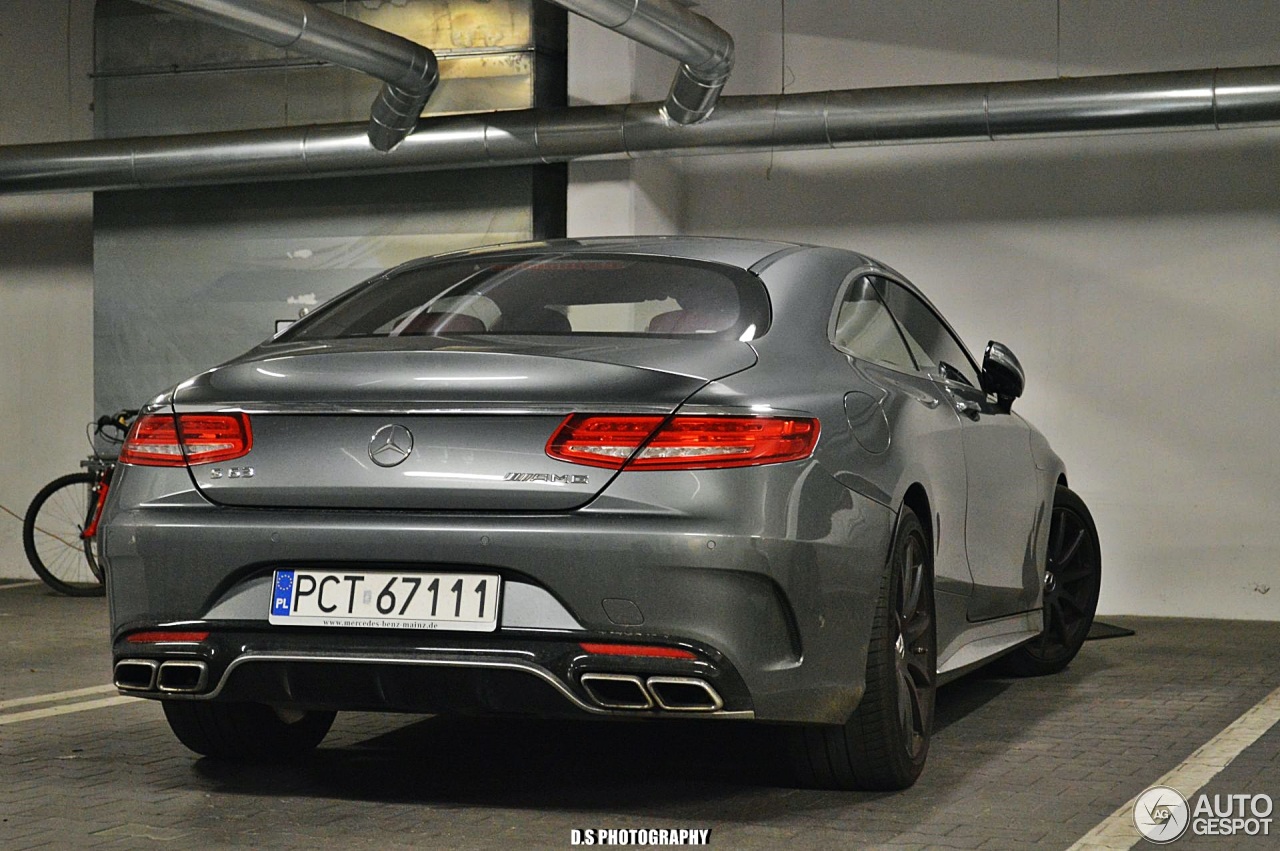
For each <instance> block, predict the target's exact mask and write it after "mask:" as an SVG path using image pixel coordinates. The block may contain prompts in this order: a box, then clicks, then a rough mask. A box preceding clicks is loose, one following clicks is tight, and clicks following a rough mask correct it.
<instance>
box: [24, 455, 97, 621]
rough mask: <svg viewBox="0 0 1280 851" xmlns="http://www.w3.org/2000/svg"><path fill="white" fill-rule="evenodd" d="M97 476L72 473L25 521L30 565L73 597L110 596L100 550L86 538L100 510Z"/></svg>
mask: <svg viewBox="0 0 1280 851" xmlns="http://www.w3.org/2000/svg"><path fill="white" fill-rule="evenodd" d="M94 485H95V478H94V476H93V475H92V474H91V473H71V474H70V475H66V476H62V477H61V478H57V479H54V480H53V481H52V482H49V484H47V485H45V486H44V487H43V488H41V489H40V492H39V493H37V494H36V495H35V498H34V499H33V500H31V505H30V506H28V507H27V513H26V516H25V517H24V518H23V521H22V546H23V549H25V550H26V552H27V561H28V562H30V563H31V569H32V570H34V571H35V572H36V575H37V576H39V577H40V578H41V579H42V580H44V583H45V584H46V585H48V586H49V587H50V588H52V589H53V590H55V591H57V592H58V593H60V594H66V595H68V596H71V597H99V596H101V595H102V594H103V593H105V591H106V588H105V586H104V585H103V583H102V579H103V577H102V569H101V568H100V567H99V566H98V560H97V544H96V542H94V541H92V540H87V539H84V538H81V537H80V533H81V532H82V531H84V529H85V527H86V526H87V525H88V520H89V515H90V513H91V512H92V511H93V510H94V508H95V507H96V504H97V495H96V494H95V492H94Z"/></svg>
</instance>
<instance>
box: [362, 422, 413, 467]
mask: <svg viewBox="0 0 1280 851" xmlns="http://www.w3.org/2000/svg"><path fill="white" fill-rule="evenodd" d="M412 451H413V434H411V433H410V431H409V429H407V428H405V427H404V426H402V425H385V426H383V427H382V428H380V429H378V430H377V431H375V432H374V433H373V439H372V440H370V441H369V458H370V459H371V460H372V461H373V463H375V464H377V465H378V466H379V467H394V466H395V465H397V464H399V463H401V462H403V461H404V459H406V458H408V457H409V453H410V452H412Z"/></svg>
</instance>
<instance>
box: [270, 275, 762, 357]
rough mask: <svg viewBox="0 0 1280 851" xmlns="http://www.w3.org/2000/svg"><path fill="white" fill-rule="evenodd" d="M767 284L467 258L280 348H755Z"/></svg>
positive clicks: (335, 307) (374, 290) (292, 335)
mask: <svg viewBox="0 0 1280 851" xmlns="http://www.w3.org/2000/svg"><path fill="white" fill-rule="evenodd" d="M768 325H769V300H768V296H767V295H766V293H765V289H764V285H763V284H762V283H760V280H759V279H758V278H756V277H755V276H754V275H752V274H751V273H749V272H746V271H744V270H742V269H736V268H733V267H728V266H721V265H718V264H714V263H703V262H698V261H692V260H683V259H671V258H665V257H637V256H630V255H608V254H593V255H586V254H567V255H566V254H555V255H548V254H540V255H527V256H512V255H503V256H501V257H486V258H481V259H477V258H463V259H455V260H446V261H441V262H434V263H431V262H428V263H426V264H424V265H421V266H415V267H410V268H406V269H401V270H399V271H397V272H395V273H394V274H391V275H389V276H388V277H385V278H380V279H375V280H374V281H372V282H370V283H368V284H365V285H363V286H361V287H357V288H356V289H355V290H353V291H351V292H350V293H348V294H347V295H345V296H341V297H339V298H338V299H337V300H335V301H334V302H332V303H330V304H329V305H328V306H326V307H324V308H322V309H320V310H317V311H316V312H315V313H313V314H312V315H311V316H308V317H307V318H306V319H304V320H302V321H300V322H298V323H297V324H295V325H294V326H292V327H291V328H289V329H288V330H287V331H285V332H284V333H283V334H281V335H280V336H279V337H277V338H276V339H277V341H281V342H287V341H296V340H328V339H338V338H346V337H407V336H414V335H422V334H432V335H448V334H535V335H573V334H593V335H595V334H624V335H640V336H644V335H657V336H666V335H682V336H685V335H687V336H698V337H710V338H718V339H735V340H752V339H755V338H756V337H759V336H761V335H762V334H764V332H765V331H766V330H768Z"/></svg>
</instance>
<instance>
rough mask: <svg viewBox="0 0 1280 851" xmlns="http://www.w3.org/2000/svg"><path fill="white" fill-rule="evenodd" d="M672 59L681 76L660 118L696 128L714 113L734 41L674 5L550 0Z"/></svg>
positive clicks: (648, 0)
mask: <svg viewBox="0 0 1280 851" xmlns="http://www.w3.org/2000/svg"><path fill="white" fill-rule="evenodd" d="M550 2H552V3H554V4H555V5H557V6H563V7H564V8H566V9H568V10H569V11H570V12H573V13H575V14H578V15H581V16H582V17H584V18H586V19H587V20H589V21H594V22H596V23H597V24H600V25H601V26H603V27H608V28H609V29H611V30H613V31H614V32H616V33H619V34H621V35H625V36H626V37H627V38H630V39H632V40H633V41H636V42H639V43H640V44H643V45H645V46H646V47H650V48H653V49H654V50H656V51H658V52H659V53H662V54H664V55H666V56H670V57H671V58H672V59H676V60H678V61H679V62H680V63H681V65H680V70H678V71H677V72H676V78H675V80H674V81H673V82H672V83H671V91H670V92H669V93H668V94H667V101H666V103H664V104H663V105H662V115H664V116H666V117H667V118H669V119H671V120H672V121H674V122H676V123H677V124H696V123H698V122H699V121H702V120H703V119H704V118H706V117H707V116H708V115H710V114H711V111H712V110H713V109H715V106H716V99H717V98H719V97H720V90H721V89H723V88H724V84H725V83H726V82H727V81H728V79H729V72H730V71H732V70H733V37H732V36H730V35H729V34H728V33H727V32H725V31H724V30H722V29H720V27H718V26H716V25H715V24H713V23H712V22H711V21H709V20H707V19H706V18H704V17H703V16H702V15H699V14H697V13H695V12H691V11H689V10H688V9H686V8H685V7H684V6H682V5H681V4H680V3H679V2H677V0H550Z"/></svg>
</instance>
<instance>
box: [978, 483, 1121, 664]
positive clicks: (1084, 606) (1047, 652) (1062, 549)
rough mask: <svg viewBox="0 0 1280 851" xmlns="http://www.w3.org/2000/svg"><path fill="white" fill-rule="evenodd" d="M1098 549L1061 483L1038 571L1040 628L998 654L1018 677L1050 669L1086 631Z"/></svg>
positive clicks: (1085, 513)
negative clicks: (1046, 556) (1040, 573)
mask: <svg viewBox="0 0 1280 851" xmlns="http://www.w3.org/2000/svg"><path fill="white" fill-rule="evenodd" d="M1101 553H1102V550H1101V547H1099V545H1098V530H1097V529H1096V528H1095V527H1094V525H1093V516H1092V515H1091V514H1089V509H1088V507H1087V506H1086V505H1085V504H1084V500H1082V499H1081V498H1080V497H1078V496H1076V494H1075V493H1074V492H1073V491H1071V490H1069V489H1067V488H1065V487H1063V486H1062V485H1059V486H1058V490H1057V492H1056V494H1055V495H1054V500H1053V518H1052V520H1051V521H1050V524H1049V559H1048V562H1047V564H1046V565H1045V575H1044V610H1043V611H1044V631H1043V632H1041V633H1040V635H1039V636H1038V637H1037V638H1034V639H1032V640H1031V641H1030V642H1028V643H1027V644H1024V645H1022V646H1021V647H1019V648H1018V649H1017V650H1015V651H1013V652H1012V653H1010V654H1009V655H1008V656H1006V657H1004V658H1003V659H1001V660H1000V667H1001V669H1002V670H1003V671H1005V672H1006V673H1009V674H1013V675H1014V676H1019V677H1038V676H1043V675H1045V674H1056V673H1058V672H1059V671H1061V670H1062V669H1063V668H1066V667H1067V665H1068V664H1070V662H1071V660H1072V659H1074V658H1075V655H1076V653H1078V652H1080V647H1081V645H1083V644H1084V641H1085V639H1086V638H1088V636H1089V627H1091V626H1092V625H1093V614H1094V612H1095V611H1096V610H1097V608H1098V592H1099V590H1100V589H1101V587H1102V555H1101Z"/></svg>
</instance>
